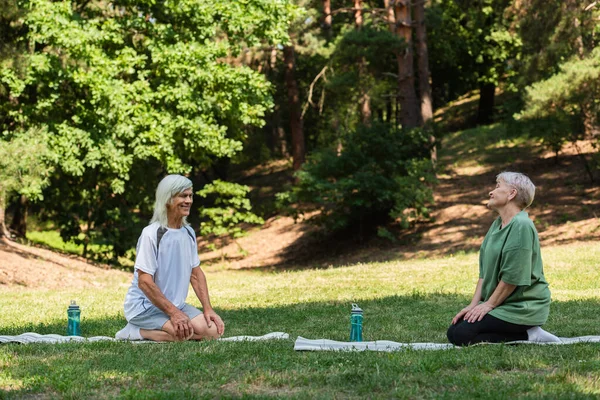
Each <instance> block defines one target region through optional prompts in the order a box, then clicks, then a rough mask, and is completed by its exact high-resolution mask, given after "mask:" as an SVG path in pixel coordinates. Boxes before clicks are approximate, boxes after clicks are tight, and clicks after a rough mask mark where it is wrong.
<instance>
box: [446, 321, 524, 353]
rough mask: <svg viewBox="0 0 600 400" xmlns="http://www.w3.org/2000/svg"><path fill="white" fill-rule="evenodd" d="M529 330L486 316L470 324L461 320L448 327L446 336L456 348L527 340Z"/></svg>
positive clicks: (522, 326)
mask: <svg viewBox="0 0 600 400" xmlns="http://www.w3.org/2000/svg"><path fill="white" fill-rule="evenodd" d="M529 328H533V326H529V325H517V324H512V323H510V322H506V321H503V320H501V319H498V318H496V317H493V316H491V315H489V314H486V315H485V316H484V317H483V319H482V320H481V321H477V322H473V323H470V322H467V321H465V320H464V319H461V320H460V321H458V322H457V323H456V325H450V328H448V333H447V336H448V340H449V341H450V343H452V344H455V345H457V346H468V345H470V344H475V343H481V342H489V343H501V342H512V341H515V340H527V339H528V336H527V329H529Z"/></svg>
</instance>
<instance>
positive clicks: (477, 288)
mask: <svg viewBox="0 0 600 400" xmlns="http://www.w3.org/2000/svg"><path fill="white" fill-rule="evenodd" d="M482 287H483V279H482V278H479V280H478V281H477V286H475V293H474V294H473V299H472V300H471V304H469V305H468V306H466V307H465V308H463V309H462V310H460V311H459V312H458V314H456V315H455V316H454V318H452V325H455V324H456V323H457V322H458V321H460V320H461V319H462V318H463V317H464V315H465V314H467V313H468V312H469V311H471V310H472V309H473V308H475V307H476V306H477V305H478V304H479V301H481V290H482Z"/></svg>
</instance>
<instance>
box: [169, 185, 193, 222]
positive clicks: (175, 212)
mask: <svg viewBox="0 0 600 400" xmlns="http://www.w3.org/2000/svg"><path fill="white" fill-rule="evenodd" d="M193 196H194V192H193V191H192V189H186V190H184V191H183V192H181V193H179V194H177V195H175V196H174V197H173V198H172V199H171V204H167V213H168V215H169V217H171V218H183V217H187V216H188V215H190V208H191V207H192V203H193V202H194V197H193Z"/></svg>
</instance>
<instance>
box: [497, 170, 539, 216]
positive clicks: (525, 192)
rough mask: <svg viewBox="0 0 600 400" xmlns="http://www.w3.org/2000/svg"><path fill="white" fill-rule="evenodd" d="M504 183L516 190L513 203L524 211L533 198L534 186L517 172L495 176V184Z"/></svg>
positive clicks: (525, 176)
mask: <svg viewBox="0 0 600 400" xmlns="http://www.w3.org/2000/svg"><path fill="white" fill-rule="evenodd" d="M500 181H502V182H504V183H506V184H507V185H508V186H512V187H513V188H515V189H516V190H517V195H516V197H515V202H516V203H517V205H518V206H519V207H520V208H521V209H522V210H524V209H526V208H527V207H529V206H530V205H531V203H532V202H533V198H534V197H535V185H534V184H533V182H531V179H529V177H528V176H527V175H524V174H521V173H519V172H502V173H500V174H498V176H496V182H500Z"/></svg>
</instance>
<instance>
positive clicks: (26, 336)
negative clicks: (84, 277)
mask: <svg viewBox="0 0 600 400" xmlns="http://www.w3.org/2000/svg"><path fill="white" fill-rule="evenodd" d="M289 337H290V336H289V335H288V334H287V333H285V332H271V333H267V334H265V335H262V336H247V335H243V336H230V337H225V338H220V339H217V340H218V341H222V342H243V341H261V340H277V339H288V338H289ZM98 341H114V342H122V341H126V340H123V339H115V338H114V337H108V336H92V337H88V338H86V337H83V336H62V335H40V334H39V333H34V332H26V333H22V334H20V335H17V336H0V343H21V344H29V343H67V342H98ZM135 343H157V342H152V341H150V340H138V341H135Z"/></svg>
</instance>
